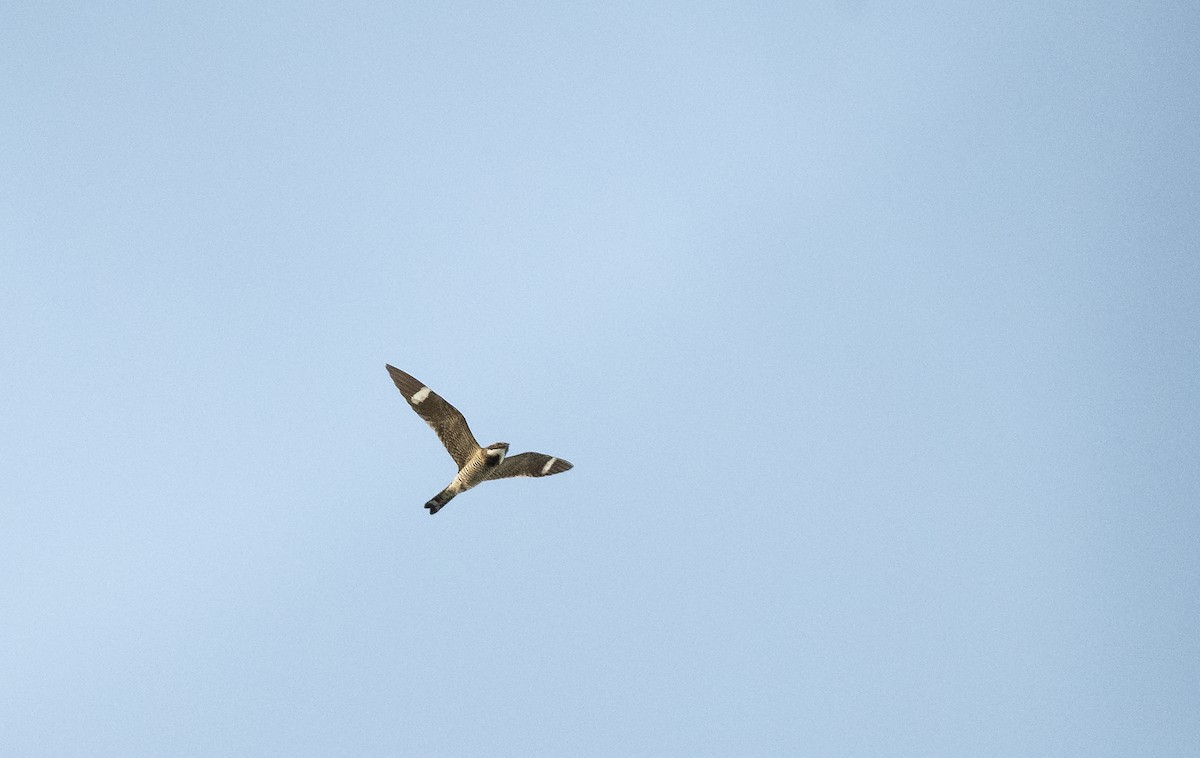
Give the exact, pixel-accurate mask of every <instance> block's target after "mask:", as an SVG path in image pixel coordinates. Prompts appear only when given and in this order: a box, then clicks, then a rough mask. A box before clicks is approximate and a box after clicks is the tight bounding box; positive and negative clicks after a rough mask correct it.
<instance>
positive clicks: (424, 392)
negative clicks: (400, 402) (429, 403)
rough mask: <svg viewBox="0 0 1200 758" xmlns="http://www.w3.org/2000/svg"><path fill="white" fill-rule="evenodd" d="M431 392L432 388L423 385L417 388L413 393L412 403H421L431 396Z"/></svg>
mask: <svg viewBox="0 0 1200 758" xmlns="http://www.w3.org/2000/svg"><path fill="white" fill-rule="evenodd" d="M429 393H430V389H429V388H428V387H422V388H421V389H419V390H417V391H416V392H414V393H413V396H412V398H411V400H412V404H413V405H420V404H421V403H422V402H423V401H424V400H425V398H427V397H429Z"/></svg>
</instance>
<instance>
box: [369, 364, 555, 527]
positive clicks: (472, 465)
mask: <svg viewBox="0 0 1200 758" xmlns="http://www.w3.org/2000/svg"><path fill="white" fill-rule="evenodd" d="M385 365H387V370H388V373H389V374H391V375H392V381H393V382H395V383H396V389H398V390H400V394H401V395H404V399H405V400H407V401H408V404H409V405H410V406H412V409H413V410H414V411H416V412H417V415H418V416H420V417H421V418H423V419H425V423H426V424H429V425H430V426H431V427H433V431H435V432H437V436H438V439H440V440H441V441H442V444H443V445H445V446H446V452H448V453H450V457H451V458H453V459H454V462H455V463H456V464H458V473H457V474H455V476H454V480H453V481H452V482H450V484H449V486H447V487H446V489H444V490H442V491H441V492H439V493H437V494H436V495H434V496H433V499H432V500H430V501H429V502H428V503H426V504H425V507H426V508H428V509H429V515H430V516H432V515H433V514H435V513H437V512H438V511H440V510H441V509H442V507H443V506H445V505H446V503H448V502H450V501H451V500H453V499H454V497H455V496H456V495H460V494H462V493H464V492H466V491H467V490H469V489H471V488H472V487H474V486H475V485H477V484H479V483H481V482H486V481H488V480H489V479H506V478H508V477H510V476H550V475H551V474H561V473H562V472H564V471H566V470H568V469H570V468H571V464H570V463H569V462H567V461H564V460H563V459H562V458H555V457H553V456H550V455H546V454H544V453H517V454H516V455H509V454H508V443H507V442H493V443H492V444H490V445H488V446H487V447H480V446H479V443H478V442H476V441H475V435H474V434H471V428H470V427H468V426H467V420H466V419H465V418H463V415H462V414H461V413H459V412H458V409H457V408H455V407H454V406H453V405H450V403H447V402H446V401H445V400H443V399H442V396H441V395H439V394H437V393H436V392H434V391H433V390H431V389H429V388H428V387H426V386H425V385H424V384H422V383H421V382H419V381H417V380H416V379H414V378H413V377H412V376H410V375H409V374H406V373H404V372H403V371H401V370H400V369H398V368H396V367H395V366H392V365H391V364H385Z"/></svg>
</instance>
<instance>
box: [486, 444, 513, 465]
mask: <svg viewBox="0 0 1200 758" xmlns="http://www.w3.org/2000/svg"><path fill="white" fill-rule="evenodd" d="M483 452H484V453H485V454H487V455H488V457H491V458H495V459H496V463H499V462H500V461H502V460H504V456H506V455H508V443H507V442H493V443H492V444H490V445H488V446H487V447H485V448H484V449H483Z"/></svg>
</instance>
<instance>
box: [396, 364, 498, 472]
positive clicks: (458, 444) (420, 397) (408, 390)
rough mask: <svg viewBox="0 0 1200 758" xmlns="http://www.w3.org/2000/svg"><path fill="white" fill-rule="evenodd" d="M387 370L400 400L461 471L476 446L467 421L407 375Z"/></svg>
mask: <svg viewBox="0 0 1200 758" xmlns="http://www.w3.org/2000/svg"><path fill="white" fill-rule="evenodd" d="M387 370H388V373H389V374H391V375H392V381H393V382H395V383H396V389H398V390H400V394H401V395H404V399H405V400H407V401H408V404H409V405H410V406H411V407H412V409H413V410H414V411H416V412H417V415H418V416H420V417H421V418H423V419H425V423H427V424H429V426H431V427H433V431H435V432H437V436H438V439H440V440H441V441H442V444H443V445H445V446H446V451H447V452H448V453H450V457H451V458H453V459H454V462H455V463H456V464H458V467H459V468H460V469H461V468H462V467H463V466H464V465H466V463H467V460H468V459H469V458H470V457H471V454H472V453H474V452H475V451H476V450H478V449H479V443H478V442H476V441H475V435H474V434H471V427H469V426H467V420H466V419H465V418H463V415H462V414H461V413H459V412H458V409H457V408H455V407H454V406H453V405H450V403H447V402H446V401H445V400H444V399H442V396H441V395H439V394H438V393H436V392H434V391H433V390H431V389H429V388H428V387H426V386H425V385H424V384H421V383H420V382H419V381H417V380H416V379H414V378H413V377H412V376H410V375H409V374H406V373H404V372H403V371H401V370H400V369H398V368H396V367H395V366H392V365H390V364H388V367H387Z"/></svg>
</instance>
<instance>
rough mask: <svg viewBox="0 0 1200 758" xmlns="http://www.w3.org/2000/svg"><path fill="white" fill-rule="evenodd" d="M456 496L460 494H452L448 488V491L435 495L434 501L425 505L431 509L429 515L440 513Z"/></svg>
mask: <svg viewBox="0 0 1200 758" xmlns="http://www.w3.org/2000/svg"><path fill="white" fill-rule="evenodd" d="M456 494H458V493H456V492H451V491H450V489H449V488H446V489H444V490H442V491H441V492H439V493H437V494H436V495H434V496H433V499H432V500H430V501H429V502H428V503H426V504H425V507H426V508H428V509H429V515H430V516H432V515H433V514H435V513H437V512H438V511H440V510H441V509H442V506H444V505H445V504H446V503H448V502H450V501H451V500H453V499H454V496H455V495H456Z"/></svg>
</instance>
